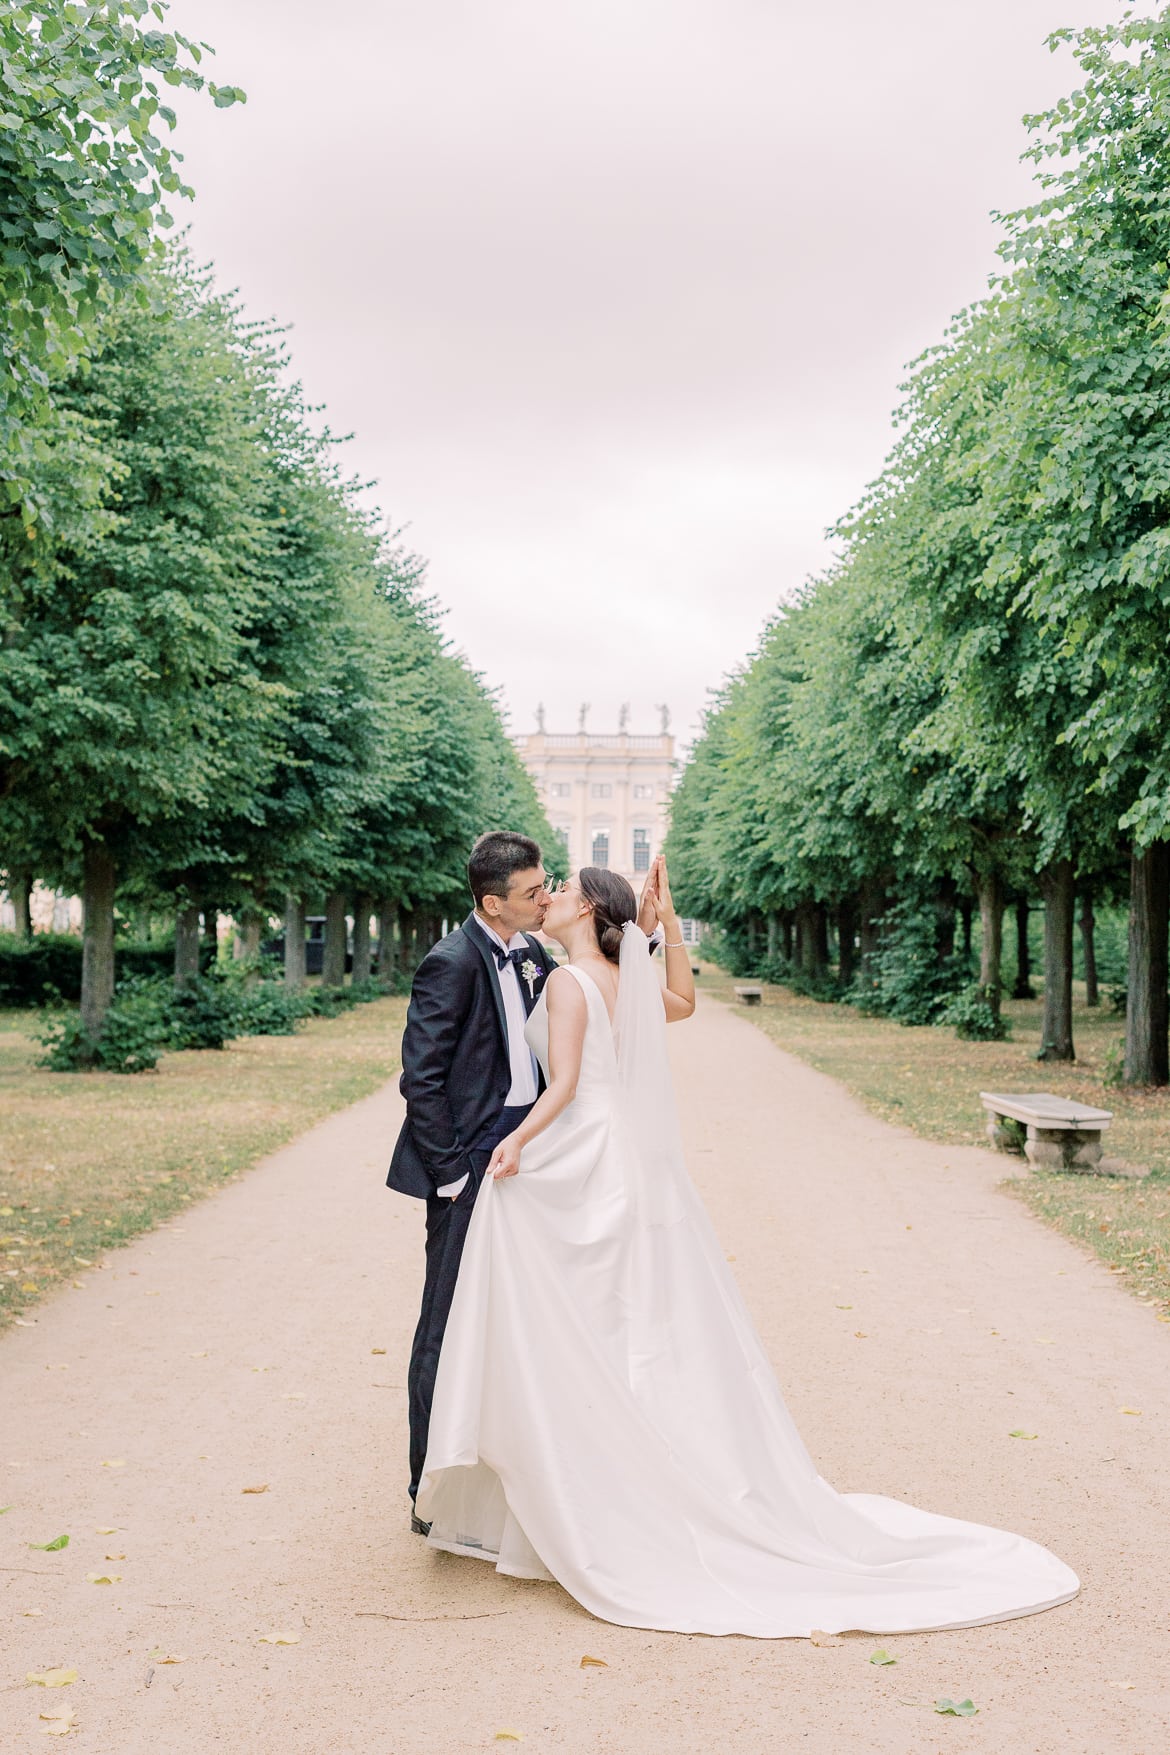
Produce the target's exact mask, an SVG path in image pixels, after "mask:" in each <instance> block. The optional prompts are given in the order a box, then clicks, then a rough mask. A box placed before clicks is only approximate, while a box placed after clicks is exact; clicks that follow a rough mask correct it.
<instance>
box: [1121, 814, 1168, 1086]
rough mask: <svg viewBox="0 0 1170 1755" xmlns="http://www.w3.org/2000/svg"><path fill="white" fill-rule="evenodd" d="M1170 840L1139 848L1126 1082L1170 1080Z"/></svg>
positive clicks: (1132, 901)
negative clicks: (1169, 1033) (1169, 978)
mask: <svg viewBox="0 0 1170 1755" xmlns="http://www.w3.org/2000/svg"><path fill="white" fill-rule="evenodd" d="M1168 913H1170V842H1166V841H1155V842H1154V843H1153V844H1152V845H1151V846H1150V847H1147V848H1146V850H1145V852H1144V853H1138V852H1136V851H1135V852H1134V854H1133V855H1132V858H1131V862H1130V888H1129V1005H1128V1007H1127V1011H1126V1020H1125V1082H1126V1084H1128V1085H1166V1084H1170V1051H1168V1043H1167V1025H1168V1021H1170V1019H1168V1012H1170V1006H1168V1002H1167V921H1168Z"/></svg>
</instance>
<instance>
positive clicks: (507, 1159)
mask: <svg viewBox="0 0 1170 1755" xmlns="http://www.w3.org/2000/svg"><path fill="white" fill-rule="evenodd" d="M519 1168H520V1143H519V1141H518V1140H517V1138H516V1135H515V1134H514V1133H510V1134H509V1135H508V1136H507V1138H506V1139H502V1140H501V1141H500V1143H499V1145H498V1146H497V1147H496V1149H495V1151H494V1152H493V1153H492V1155H491V1157H490V1158H489V1159H488V1167H487V1169H486V1170H485V1171H484V1175H485V1176H490V1177H492V1178H493V1179H494V1180H495V1181H497V1182H498V1181H499V1180H500V1178H501V1177H504V1176H515V1174H516V1172H517V1170H519Z"/></svg>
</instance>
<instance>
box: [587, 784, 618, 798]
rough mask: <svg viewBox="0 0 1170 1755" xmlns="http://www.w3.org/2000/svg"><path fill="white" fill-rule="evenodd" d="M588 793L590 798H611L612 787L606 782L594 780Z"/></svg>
mask: <svg viewBox="0 0 1170 1755" xmlns="http://www.w3.org/2000/svg"><path fill="white" fill-rule="evenodd" d="M589 793H590V796H591V797H592V798H612V797H613V787H612V786H611V785H610V783H609V781H608V780H595V781H594V782H593V785H592V786H591V787H590V788H589Z"/></svg>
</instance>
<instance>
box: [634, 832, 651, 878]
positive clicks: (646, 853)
mask: <svg viewBox="0 0 1170 1755" xmlns="http://www.w3.org/2000/svg"><path fill="white" fill-rule="evenodd" d="M634 870H635V871H649V870H650V834H649V831H648V830H647V829H635V830H634Z"/></svg>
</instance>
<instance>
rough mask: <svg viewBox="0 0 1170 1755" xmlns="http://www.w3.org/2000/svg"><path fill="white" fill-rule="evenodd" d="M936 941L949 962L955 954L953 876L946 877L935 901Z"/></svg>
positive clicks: (939, 951) (939, 949) (945, 959)
mask: <svg viewBox="0 0 1170 1755" xmlns="http://www.w3.org/2000/svg"><path fill="white" fill-rule="evenodd" d="M935 917H936V919H937V922H938V924H937V927H936V929H935V942H936V943H937V945H938V954H939V957H940V959H941V960H943V961H946V962H949V961H950V959H951V958H952V957H953V956H954V954H955V884H954V879H953V878H945V879H944V880H943V882H942V883H941V884H940V885H939V892H938V896H937V898H936V901H935Z"/></svg>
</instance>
